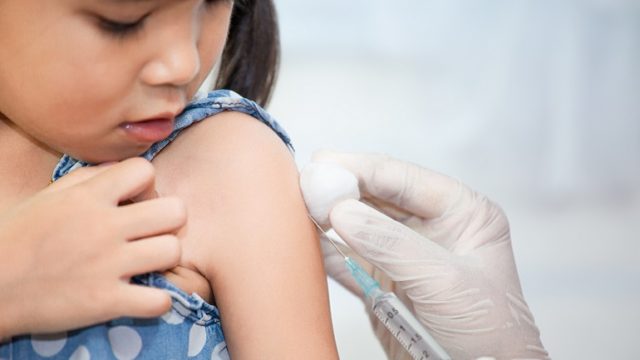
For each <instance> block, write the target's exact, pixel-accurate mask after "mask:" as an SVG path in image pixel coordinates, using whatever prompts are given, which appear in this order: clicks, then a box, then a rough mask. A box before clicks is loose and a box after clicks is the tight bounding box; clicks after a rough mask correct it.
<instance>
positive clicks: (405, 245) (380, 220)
mask: <svg viewBox="0 0 640 360" xmlns="http://www.w3.org/2000/svg"><path fill="white" fill-rule="evenodd" d="M330 219H331V224H332V225H333V228H334V230H335V231H336V232H337V233H338V235H340V237H341V238H342V239H343V240H344V241H345V242H346V243H347V244H348V245H349V246H350V247H351V248H352V249H353V251H355V252H356V253H358V254H360V255H361V256H362V257H363V258H365V259H366V260H367V261H368V262H370V263H371V264H373V265H374V266H376V267H377V268H379V269H381V270H382V271H383V272H385V273H386V274H387V275H389V277H390V278H391V279H392V280H394V281H406V280H411V279H414V278H415V277H416V276H423V275H425V274H426V276H429V274H434V273H440V271H441V269H442V267H443V266H445V267H446V266H447V264H449V263H450V262H451V254H450V253H449V251H447V250H446V249H445V248H443V247H441V246H440V245H438V244H436V243H434V242H433V241H431V240H429V239H427V238H425V237H423V236H422V235H420V234H418V233H416V232H415V231H413V230H412V229H410V228H408V227H407V226H405V225H403V224H401V223H399V222H397V221H395V220H393V219H391V218H390V217H388V216H386V215H384V214H382V213H380V212H378V211H377V210H374V209H372V208H371V207H369V206H367V205H365V204H363V203H361V202H359V201H355V200H345V201H343V202H341V203H339V204H338V205H336V206H335V207H334V208H333V210H332V211H331V214H330Z"/></svg>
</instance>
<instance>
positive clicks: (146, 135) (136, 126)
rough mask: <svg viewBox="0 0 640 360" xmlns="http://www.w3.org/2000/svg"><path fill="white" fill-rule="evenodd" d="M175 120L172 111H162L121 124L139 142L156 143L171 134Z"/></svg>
mask: <svg viewBox="0 0 640 360" xmlns="http://www.w3.org/2000/svg"><path fill="white" fill-rule="evenodd" d="M174 122H175V117H174V115H173V114H172V113H162V114H158V115H155V116H153V117H151V118H148V119H144V120H137V121H128V122H124V123H122V124H120V128H121V129H122V130H123V131H124V132H125V134H126V135H127V136H129V137H130V138H132V139H134V140H136V141H138V142H141V143H154V142H157V141H160V140H163V139H165V138H167V137H168V136H169V135H171V133H172V132H173V127H174Z"/></svg>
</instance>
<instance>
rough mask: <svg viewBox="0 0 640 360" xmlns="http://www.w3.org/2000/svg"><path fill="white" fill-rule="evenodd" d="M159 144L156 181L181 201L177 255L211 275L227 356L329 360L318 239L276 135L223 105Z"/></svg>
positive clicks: (331, 347) (328, 324)
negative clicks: (184, 217) (183, 220)
mask: <svg viewBox="0 0 640 360" xmlns="http://www.w3.org/2000/svg"><path fill="white" fill-rule="evenodd" d="M167 149H169V150H165V152H166V154H162V155H163V156H162V158H161V159H160V158H159V159H158V160H159V161H160V162H159V166H157V172H158V181H164V182H165V183H164V184H163V187H165V188H168V189H172V190H171V191H174V192H175V194H176V195H178V196H180V197H182V198H183V199H184V200H185V202H186V204H187V209H188V212H189V220H188V224H187V227H186V228H185V230H184V234H179V236H180V238H181V239H182V241H184V245H183V261H184V260H186V261H188V262H192V263H193V264H194V265H195V266H196V267H197V268H198V269H199V270H200V271H201V272H202V273H203V274H205V276H206V277H207V278H208V280H209V281H210V283H211V286H212V289H213V292H214V296H215V299H216V304H217V306H218V307H219V309H220V314H221V318H222V326H223V330H224V333H225V337H226V339H227V345H228V347H229V352H230V354H231V355H232V357H233V358H234V359H243V358H251V359H254V358H278V359H282V358H306V359H311V358H314V357H317V358H319V359H327V358H332V357H333V358H336V357H337V354H336V350H335V343H334V339H333V332H332V328H331V320H330V315H329V304H328V294H327V283H326V277H325V274H324V270H323V265H322V258H321V253H320V247H319V242H318V241H317V235H316V232H315V229H314V227H313V225H312V223H311V222H310V220H309V218H308V217H307V212H306V208H305V205H304V202H303V200H302V196H301V193H300V190H299V185H298V171H297V168H296V166H295V163H294V161H293V158H292V156H291V154H290V153H289V151H288V149H287V148H286V146H285V145H284V143H283V142H282V141H281V140H280V139H279V138H278V137H277V135H276V134H275V133H274V132H273V131H272V130H271V129H269V128H268V127H267V126H266V125H264V124H263V123H261V122H260V121H258V120H256V119H254V118H252V117H250V116H248V115H244V114H241V113H237V112H225V113H222V114H219V115H216V116H215V117H213V118H211V119H208V120H206V121H203V122H202V123H200V124H197V125H194V126H192V128H190V129H189V130H187V131H185V133H184V134H183V135H182V136H180V137H178V139H176V141H175V142H174V144H173V145H171V146H170V147H169V148H167ZM310 335H311V336H310Z"/></svg>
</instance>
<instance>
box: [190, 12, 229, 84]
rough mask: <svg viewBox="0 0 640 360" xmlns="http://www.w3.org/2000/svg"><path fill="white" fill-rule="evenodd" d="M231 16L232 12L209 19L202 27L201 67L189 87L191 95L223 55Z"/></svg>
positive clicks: (199, 44) (199, 42) (200, 45)
mask: <svg viewBox="0 0 640 360" xmlns="http://www.w3.org/2000/svg"><path fill="white" fill-rule="evenodd" d="M229 16H230V13H225V16H218V17H217V18H216V19H213V20H209V21H208V22H207V23H205V24H204V25H203V27H202V35H201V37H200V40H199V41H198V51H199V54H200V65H201V67H200V72H199V74H198V77H197V79H195V81H194V83H193V84H192V85H191V86H190V87H189V95H191V96H192V95H193V94H195V92H196V91H197V90H198V88H199V87H200V86H201V85H202V83H203V82H204V80H205V79H206V77H207V75H209V73H210V72H211V71H212V69H213V67H214V66H215V65H216V63H217V62H218V61H219V60H220V58H221V57H222V52H223V50H224V46H225V44H226V39H227V35H228V32H229Z"/></svg>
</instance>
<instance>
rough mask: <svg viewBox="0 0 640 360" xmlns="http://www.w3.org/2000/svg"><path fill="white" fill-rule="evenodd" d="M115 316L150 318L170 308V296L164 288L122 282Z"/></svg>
mask: <svg viewBox="0 0 640 360" xmlns="http://www.w3.org/2000/svg"><path fill="white" fill-rule="evenodd" d="M119 294H120V296H119V297H120V299H121V300H120V301H118V302H117V308H116V309H115V310H116V312H117V314H116V315H115V317H120V316H126V317H142V318H151V317H157V316H161V315H163V314H165V313H167V312H168V311H169V310H170V309H171V296H170V295H169V293H167V292H166V291H164V290H161V289H156V288H152V287H148V286H143V285H135V284H128V283H126V284H122V287H121V288H120V291H119Z"/></svg>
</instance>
